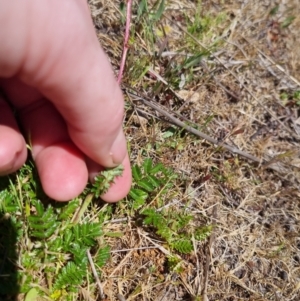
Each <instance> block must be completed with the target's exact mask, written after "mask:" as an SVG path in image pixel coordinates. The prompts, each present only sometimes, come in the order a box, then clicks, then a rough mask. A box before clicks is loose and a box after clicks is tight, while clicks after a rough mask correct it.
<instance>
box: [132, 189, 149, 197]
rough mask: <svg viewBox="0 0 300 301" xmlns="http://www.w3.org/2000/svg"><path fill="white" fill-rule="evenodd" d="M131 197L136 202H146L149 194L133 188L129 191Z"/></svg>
mask: <svg viewBox="0 0 300 301" xmlns="http://www.w3.org/2000/svg"><path fill="white" fill-rule="evenodd" d="M129 196H131V197H132V198H133V199H134V200H139V199H141V200H146V199H147V197H148V193H147V192H145V191H144V190H141V189H136V188H132V189H131V190H130V191H129Z"/></svg>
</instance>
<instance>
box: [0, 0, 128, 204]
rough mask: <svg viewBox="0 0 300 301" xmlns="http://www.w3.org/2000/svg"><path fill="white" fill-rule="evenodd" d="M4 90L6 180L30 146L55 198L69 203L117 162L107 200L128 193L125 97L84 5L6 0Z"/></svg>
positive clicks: (0, 29)
mask: <svg viewBox="0 0 300 301" xmlns="http://www.w3.org/2000/svg"><path fill="white" fill-rule="evenodd" d="M0 91H1V92H2V94H3V96H0V175H6V174H10V173H12V172H15V171H16V170H18V169H19V168H20V167H21V166H22V165H23V164H24V162H25V160H26V157H27V148H26V141H27V143H28V144H30V145H31V152H32V157H33V159H34V161H35V163H36V166H37V169H38V172H39V176H40V179H41V182H42V185H43V188H44V191H45V192H46V194H47V195H48V196H49V197H51V198H53V199H55V200H58V201H67V200H70V199H72V198H74V197H76V196H77V195H79V194H80V193H81V192H82V191H83V189H84V188H85V186H86V184H87V182H88V179H89V178H90V179H91V178H93V177H94V176H95V175H96V174H97V172H98V171H99V170H100V169H101V168H104V167H114V166H117V165H119V164H123V166H124V172H123V175H122V177H119V178H117V179H116V181H115V184H113V185H112V186H111V188H110V190H109V191H108V192H107V193H106V194H105V195H104V196H102V198H103V199H104V200H105V201H107V202H116V201H118V200H120V199H122V198H123V197H124V196H126V194H127V193H128V191H129V189H130V185H131V169H130V163H129V158H128V154H127V150H126V140H125V137H124V134H123V131H122V120H123V114H124V109H123V108H124V104H123V96H122V93H121V90H120V88H119V86H118V84H117V82H116V79H115V76H114V74H113V72H112V68H111V66H110V64H109V62H108V59H107V57H106V55H105V53H104V52H103V50H102V49H101V47H100V45H99V42H98V40H97V37H96V34H95V31H94V27H93V24H92V20H91V17H90V11H89V9H88V6H87V3H86V1H85V0H51V1H47V0H43V1H41V0H22V1H17V0H0ZM13 110H15V111H16V113H17V114H16V115H17V116H18V118H19V125H18V124H17V122H16V119H15V115H14V114H13Z"/></svg>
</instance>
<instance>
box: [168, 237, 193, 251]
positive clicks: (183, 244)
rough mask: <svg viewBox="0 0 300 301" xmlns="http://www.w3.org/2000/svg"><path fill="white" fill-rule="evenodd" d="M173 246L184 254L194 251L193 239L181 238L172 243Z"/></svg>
mask: <svg viewBox="0 0 300 301" xmlns="http://www.w3.org/2000/svg"><path fill="white" fill-rule="evenodd" d="M172 248H173V249H175V250H177V251H179V252H180V253H183V254H188V253H190V252H192V251H193V244H192V241H191V240H187V239H179V240H177V241H175V242H173V243H172Z"/></svg>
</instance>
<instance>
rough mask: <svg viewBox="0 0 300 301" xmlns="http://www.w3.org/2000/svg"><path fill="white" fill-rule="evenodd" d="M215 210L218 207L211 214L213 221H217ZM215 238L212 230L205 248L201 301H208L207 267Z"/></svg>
mask: <svg viewBox="0 0 300 301" xmlns="http://www.w3.org/2000/svg"><path fill="white" fill-rule="evenodd" d="M217 210H218V207H217V206H215V207H214V208H213V213H212V216H213V219H214V221H216V220H217ZM215 236H216V234H215V231H214V229H213V230H212V233H211V235H210V238H209V242H208V245H207V248H206V262H205V267H204V275H203V278H204V281H203V282H204V283H203V290H202V299H203V301H208V297H207V287H208V278H209V266H210V259H211V250H212V244H213V243H214V240H215Z"/></svg>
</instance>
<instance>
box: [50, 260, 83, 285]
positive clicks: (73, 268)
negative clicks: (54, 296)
mask: <svg viewBox="0 0 300 301" xmlns="http://www.w3.org/2000/svg"><path fill="white" fill-rule="evenodd" d="M84 277H85V269H82V268H80V267H79V266H77V265H76V264H75V263H74V262H68V263H67V265H66V266H64V267H63V268H62V269H61V271H60V273H59V274H58V276H57V278H56V281H55V283H54V285H53V289H54V290H60V289H65V288H67V287H69V286H78V285H80V284H81V283H82V280H83V278H84Z"/></svg>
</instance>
